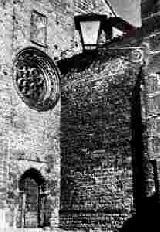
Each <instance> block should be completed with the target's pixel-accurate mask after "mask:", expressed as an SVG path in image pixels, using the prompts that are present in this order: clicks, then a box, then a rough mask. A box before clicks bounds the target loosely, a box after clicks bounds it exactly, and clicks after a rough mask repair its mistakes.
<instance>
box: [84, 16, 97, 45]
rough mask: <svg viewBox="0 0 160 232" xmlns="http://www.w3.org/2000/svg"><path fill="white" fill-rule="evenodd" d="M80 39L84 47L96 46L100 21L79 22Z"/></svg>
mask: <svg viewBox="0 0 160 232" xmlns="http://www.w3.org/2000/svg"><path fill="white" fill-rule="evenodd" d="M80 26H81V33H82V38H83V42H84V46H85V45H96V44H97V40H98V32H99V27H100V21H98V20H97V21H82V22H80Z"/></svg>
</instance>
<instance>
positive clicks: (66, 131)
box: [59, 48, 143, 231]
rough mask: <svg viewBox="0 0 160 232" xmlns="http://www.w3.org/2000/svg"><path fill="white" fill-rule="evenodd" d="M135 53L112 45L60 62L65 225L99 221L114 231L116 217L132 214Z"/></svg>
mask: <svg viewBox="0 0 160 232" xmlns="http://www.w3.org/2000/svg"><path fill="white" fill-rule="evenodd" d="M138 51H139V50H135V49H132V48H130V49H127V48H126V49H125V48H124V49H117V50H116V49H114V50H112V49H111V50H109V51H108V52H104V51H101V52H99V54H96V55H94V54H91V55H86V54H85V55H81V56H75V57H73V58H71V59H68V60H64V61H62V62H60V63H59V67H60V70H61V72H62V74H63V76H62V99H61V100H62V101H61V133H62V136H61V154H62V166H61V169H62V181H61V223H62V226H63V227H70V228H72V227H80V225H82V227H83V226H84V227H88V228H90V227H95V226H96V225H98V224H101V222H100V221H101V220H102V221H103V223H102V224H104V227H106V228H109V227H111V228H112V230H113V231H114V230H115V231H116V229H118V228H119V227H120V226H121V225H122V221H123V220H121V216H120V215H125V216H124V217H123V216H122V218H125V219H126V215H128V216H129V215H130V214H131V211H132V209H133V189H132V148H131V141H132V131H131V124H132V114H131V111H132V94H133V91H134V86H135V85H136V80H137V79H138V75H139V70H140V66H141V64H142V62H143V58H142V57H143V56H141V53H143V52H140V56H137V54H136V53H139V52H138ZM141 58H142V59H141ZM135 101H136V99H135ZM97 214H99V215H101V216H98V217H97V216H96V215H97ZM111 215H113V218H114V216H115V219H113V218H112V216H111ZM73 218H74V219H73ZM83 218H85V219H83ZM89 218H90V219H89ZM95 218H96V219H95ZM100 218H101V219H100ZM111 218H112V220H111ZM116 218H117V219H116ZM111 221H113V223H112V222H111ZM114 223H115V224H114ZM113 224H114V225H113Z"/></svg>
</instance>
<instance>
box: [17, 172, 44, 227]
mask: <svg viewBox="0 0 160 232" xmlns="http://www.w3.org/2000/svg"><path fill="white" fill-rule="evenodd" d="M19 188H20V193H21V194H20V227H22V228H38V227H44V226H45V225H46V212H45V202H46V195H45V194H44V189H45V179H44V178H43V176H42V175H41V174H40V172H39V171H37V170H36V169H34V168H31V169H29V170H27V171H25V172H24V174H23V175H22V176H21V178H20V180H19Z"/></svg>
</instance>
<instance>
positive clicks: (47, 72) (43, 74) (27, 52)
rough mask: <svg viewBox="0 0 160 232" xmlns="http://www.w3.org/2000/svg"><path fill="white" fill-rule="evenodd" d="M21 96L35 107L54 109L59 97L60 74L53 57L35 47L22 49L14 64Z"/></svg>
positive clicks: (16, 83) (44, 109)
mask: <svg viewBox="0 0 160 232" xmlns="http://www.w3.org/2000/svg"><path fill="white" fill-rule="evenodd" d="M13 69H14V70H13V71H14V75H13V77H14V78H13V79H14V83H15V86H16V89H17V92H18V94H19V96H20V97H21V98H22V100H23V101H24V102H25V103H26V104H27V105H28V106H29V107H30V108H33V109H36V110H38V111H46V110H49V109H52V108H53V107H54V106H55V104H56V103H57V100H58V98H59V95H60V93H59V74H58V70H57V68H56V66H55V64H54V63H53V61H52V59H51V58H50V57H49V56H48V55H46V54H45V53H44V52H42V51H40V50H39V49H37V48H34V47H28V48H25V49H23V50H22V51H20V52H19V53H18V54H17V56H16V58H15V60H14V64H13Z"/></svg>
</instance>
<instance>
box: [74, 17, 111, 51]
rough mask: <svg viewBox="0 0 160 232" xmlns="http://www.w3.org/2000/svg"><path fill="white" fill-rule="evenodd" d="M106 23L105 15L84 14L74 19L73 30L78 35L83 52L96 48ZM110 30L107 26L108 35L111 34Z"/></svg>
mask: <svg viewBox="0 0 160 232" xmlns="http://www.w3.org/2000/svg"><path fill="white" fill-rule="evenodd" d="M106 21H107V16H106V15H98V14H84V15H78V16H75V17H74V22H75V29H76V30H78V31H79V33H80V37H81V43H82V46H83V49H84V50H94V49H96V48H97V45H98V39H99V36H100V34H101V32H102V29H103V28H104V24H106ZM111 30H112V28H111V26H109V25H108V33H110V34H111Z"/></svg>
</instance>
